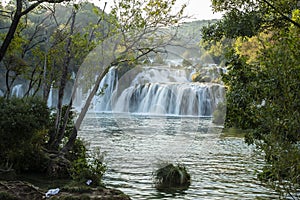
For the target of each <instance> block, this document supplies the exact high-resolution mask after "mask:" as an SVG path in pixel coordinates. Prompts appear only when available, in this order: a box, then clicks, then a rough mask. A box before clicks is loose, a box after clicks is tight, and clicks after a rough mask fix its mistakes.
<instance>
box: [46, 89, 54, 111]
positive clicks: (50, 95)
mask: <svg viewBox="0 0 300 200" xmlns="http://www.w3.org/2000/svg"><path fill="white" fill-rule="evenodd" d="M52 101H53V86H52V85H51V88H50V92H49V95H48V99H47V106H48V108H51V107H52V106H53V102H52Z"/></svg>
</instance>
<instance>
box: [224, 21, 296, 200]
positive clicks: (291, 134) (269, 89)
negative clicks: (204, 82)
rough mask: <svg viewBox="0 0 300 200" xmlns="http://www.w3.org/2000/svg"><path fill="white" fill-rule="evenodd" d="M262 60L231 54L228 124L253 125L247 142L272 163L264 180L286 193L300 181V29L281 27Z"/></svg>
mask: <svg viewBox="0 0 300 200" xmlns="http://www.w3.org/2000/svg"><path fill="white" fill-rule="evenodd" d="M264 45H265V48H262V49H261V50H260V53H259V55H260V56H259V58H258V60H257V62H256V63H259V66H256V65H253V64H247V63H246V62H247V59H246V58H245V57H240V56H237V55H235V54H232V55H231V58H232V59H231V60H230V62H229V63H228V74H226V75H224V77H223V81H224V83H225V84H226V85H227V86H228V91H227V115H226V126H227V127H237V128H242V129H250V130H251V131H249V132H248V134H246V142H247V143H249V144H253V143H255V144H256V145H257V147H258V148H259V149H261V150H263V151H264V153H265V160H266V162H267V164H266V166H265V167H264V170H263V172H262V173H261V174H260V175H259V178H260V179H261V180H264V181H267V182H268V183H269V185H270V186H272V187H273V188H274V189H276V190H278V191H280V192H282V194H284V195H286V194H291V195H292V194H294V193H295V192H296V191H297V190H298V189H299V184H300V178H299V174H300V168H299V166H300V148H299V144H300V132H299V130H300V121H299V119H300V110H299V105H300V96H299V95H300V94H299V90H300V75H299V74H300V57H299V51H297V49H299V48H300V39H299V29H298V28H295V27H294V26H291V27H290V28H289V30H288V31H287V30H282V31H278V32H277V33H276V34H273V36H272V37H271V38H268V39H267V40H265V41H264Z"/></svg>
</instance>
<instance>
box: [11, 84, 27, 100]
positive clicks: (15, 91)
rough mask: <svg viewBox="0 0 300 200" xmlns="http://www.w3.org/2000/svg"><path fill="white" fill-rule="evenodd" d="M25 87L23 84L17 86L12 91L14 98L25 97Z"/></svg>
mask: <svg viewBox="0 0 300 200" xmlns="http://www.w3.org/2000/svg"><path fill="white" fill-rule="evenodd" d="M22 87H23V85H22V84H18V85H15V86H14V87H13V89H12V91H11V95H12V96H15V97H18V98H21V97H23V96H24V91H23V88H22Z"/></svg>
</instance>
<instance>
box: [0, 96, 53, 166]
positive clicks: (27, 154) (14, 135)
mask: <svg viewBox="0 0 300 200" xmlns="http://www.w3.org/2000/svg"><path fill="white" fill-rule="evenodd" d="M49 114H50V113H49V109H48V108H47V105H46V104H45V103H44V102H43V101H41V100H40V99H36V98H28V99H17V98H12V99H10V100H7V99H4V98H2V97H0V137H1V142H0V161H1V165H5V164H6V163H8V164H9V165H13V168H14V169H15V170H17V171H30V170H43V167H45V164H46V163H43V162H45V157H44V155H43V153H42V152H41V147H42V145H43V144H44V142H45V138H46V134H47V129H48V125H49V122H48V119H49Z"/></svg>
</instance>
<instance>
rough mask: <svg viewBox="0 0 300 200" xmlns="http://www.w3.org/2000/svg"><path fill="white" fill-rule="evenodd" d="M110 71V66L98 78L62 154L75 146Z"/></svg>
mask: <svg viewBox="0 0 300 200" xmlns="http://www.w3.org/2000/svg"><path fill="white" fill-rule="evenodd" d="M109 69H110V66H108V67H106V68H105V70H104V71H103V72H102V74H101V75H100V76H98V78H97V80H96V83H95V85H94V87H93V89H92V91H91V93H90V94H89V96H88V98H87V100H86V102H85V104H84V107H83V108H82V110H81V112H80V114H79V116H78V118H77V120H76V122H75V125H74V127H73V131H72V134H71V135H70V137H69V140H68V142H67V144H66V145H65V146H64V147H63V149H62V151H61V152H62V153H66V152H68V151H69V150H70V149H72V147H73V146H74V143H75V140H76V138H77V133H78V129H79V127H80V125H81V123H82V121H83V118H84V116H85V115H86V113H87V111H88V109H89V107H90V104H91V102H92V100H93V97H94V96H95V94H96V93H97V91H98V89H99V86H100V83H101V81H102V79H103V78H104V76H105V75H106V74H107V72H108V71H109Z"/></svg>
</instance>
